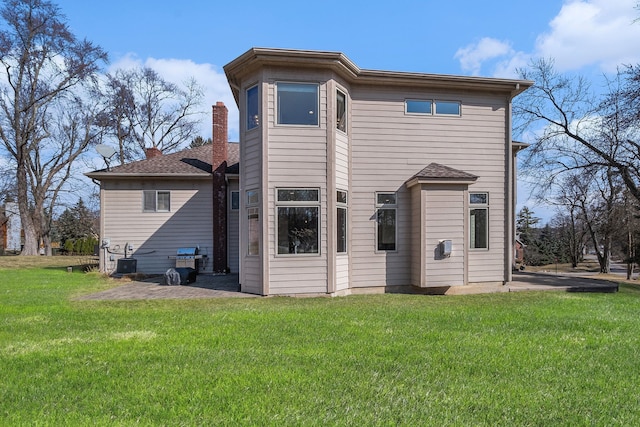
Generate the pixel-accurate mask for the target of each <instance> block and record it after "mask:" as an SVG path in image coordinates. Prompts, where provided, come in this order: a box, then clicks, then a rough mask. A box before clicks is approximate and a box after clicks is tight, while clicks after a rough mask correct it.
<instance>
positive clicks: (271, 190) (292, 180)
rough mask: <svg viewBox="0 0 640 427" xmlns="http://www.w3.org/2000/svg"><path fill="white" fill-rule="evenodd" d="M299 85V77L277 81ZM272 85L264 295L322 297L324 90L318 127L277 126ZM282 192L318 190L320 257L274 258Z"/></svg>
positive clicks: (322, 87)
mask: <svg viewBox="0 0 640 427" xmlns="http://www.w3.org/2000/svg"><path fill="white" fill-rule="evenodd" d="M321 78H322V76H309V75H305V78H304V79H303V81H305V82H321V81H322V80H321ZM287 80H288V81H294V82H298V81H301V79H300V77H299V76H291V79H286V78H279V79H278V81H287ZM275 91H276V88H275V81H273V82H271V83H270V84H269V90H268V93H269V97H268V104H269V106H268V110H269V118H268V123H269V130H268V132H269V136H268V141H269V143H268V161H267V175H268V181H269V184H268V189H267V197H268V201H267V202H268V203H267V213H266V217H267V223H268V227H269V229H268V241H269V245H268V248H266V250H268V251H269V252H268V254H269V293H270V294H274V295H278V294H289V293H326V292H327V286H328V277H327V275H328V265H327V197H328V194H327V130H326V123H327V120H326V107H327V98H326V89H325V85H324V84H321V85H320V89H319V100H320V108H319V113H320V117H319V123H320V125H319V126H287V125H277V124H276V118H275V110H276V105H275V102H276V101H275V97H276V93H275ZM285 187H299V188H303V187H304V188H319V189H320V209H319V212H320V218H319V221H320V230H319V233H320V246H319V247H320V249H319V250H320V253H319V254H317V255H316V254H305V255H281V254H277V248H276V245H277V233H276V223H277V221H276V203H275V198H276V189H277V188H285Z"/></svg>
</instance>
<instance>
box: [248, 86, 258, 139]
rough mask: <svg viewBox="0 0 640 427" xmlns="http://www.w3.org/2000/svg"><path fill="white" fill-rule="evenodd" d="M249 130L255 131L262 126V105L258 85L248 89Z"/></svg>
mask: <svg viewBox="0 0 640 427" xmlns="http://www.w3.org/2000/svg"><path fill="white" fill-rule="evenodd" d="M246 102H247V130H251V129H255V128H257V127H258V126H259V125H260V104H259V97H258V85H255V86H251V87H250V88H249V89H247V99H246Z"/></svg>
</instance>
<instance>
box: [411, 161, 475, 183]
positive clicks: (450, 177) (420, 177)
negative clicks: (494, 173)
mask: <svg viewBox="0 0 640 427" xmlns="http://www.w3.org/2000/svg"><path fill="white" fill-rule="evenodd" d="M477 179H478V177H477V176H476V175H473V174H470V173H467V172H464V171H461V170H458V169H454V168H451V167H449V166H444V165H441V164H439V163H430V164H429V165H428V166H427V167H425V168H424V169H422V170H421V171H420V172H418V173H417V174H415V175H414V176H412V177H411V178H410V179H409V180H408V181H407V186H412V185H414V184H417V183H429V182H433V183H438V182H439V183H444V182H451V183H469V184H470V183H473V182H474V181H476V180H477Z"/></svg>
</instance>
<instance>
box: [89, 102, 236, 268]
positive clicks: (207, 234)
mask: <svg viewBox="0 0 640 427" xmlns="http://www.w3.org/2000/svg"><path fill="white" fill-rule="evenodd" d="M212 139H213V144H209V145H204V146H201V147H198V148H193V149H188V150H184V151H180V152H177V153H171V154H162V153H161V152H160V151H159V150H157V149H152V150H147V153H146V154H147V159H145V160H141V161H137V162H132V163H128V164H125V165H121V166H117V167H112V168H110V169H108V170H107V169H103V170H99V171H95V172H91V173H88V174H87V176H88V177H90V178H92V179H94V180H96V181H99V182H100V238H101V247H102V250H101V253H100V266H101V270H102V271H107V272H115V271H116V269H117V266H118V259H120V258H124V257H125V255H126V256H127V257H132V258H135V260H136V264H137V266H136V270H137V271H138V272H142V273H164V272H165V271H166V270H167V269H169V268H171V267H174V266H175V260H174V259H172V257H175V255H176V251H177V250H178V249H179V248H184V247H198V248H199V253H200V254H201V255H204V256H205V258H204V259H203V261H202V262H201V268H200V271H201V272H205V273H220V272H227V271H232V272H238V245H237V243H238V241H237V239H228V238H227V236H228V235H232V236H237V234H238V215H237V206H236V205H234V203H231V202H229V203H228V202H227V200H230V201H231V200H232V199H233V200H236V201H237V199H238V198H237V190H238V144H237V143H229V142H227V108H226V107H225V106H224V105H223V104H222V103H218V104H216V105H215V106H213V138H212ZM214 189H215V190H214ZM232 193H235V194H234V195H233V196H232ZM214 218H216V221H214ZM214 224H215V227H214ZM221 242H222V243H221Z"/></svg>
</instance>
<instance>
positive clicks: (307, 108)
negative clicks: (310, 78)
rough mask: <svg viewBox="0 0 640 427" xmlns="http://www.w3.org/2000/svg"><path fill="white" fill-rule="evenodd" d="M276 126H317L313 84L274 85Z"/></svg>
mask: <svg viewBox="0 0 640 427" xmlns="http://www.w3.org/2000/svg"><path fill="white" fill-rule="evenodd" d="M276 91H277V98H278V106H277V108H278V124H279V125H304V126H318V123H319V118H318V109H319V103H318V91H319V86H318V84H315V83H283V82H278V83H276Z"/></svg>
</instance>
